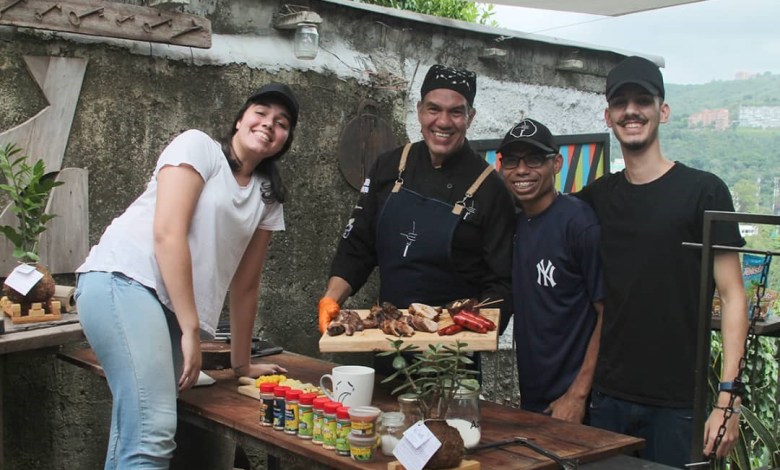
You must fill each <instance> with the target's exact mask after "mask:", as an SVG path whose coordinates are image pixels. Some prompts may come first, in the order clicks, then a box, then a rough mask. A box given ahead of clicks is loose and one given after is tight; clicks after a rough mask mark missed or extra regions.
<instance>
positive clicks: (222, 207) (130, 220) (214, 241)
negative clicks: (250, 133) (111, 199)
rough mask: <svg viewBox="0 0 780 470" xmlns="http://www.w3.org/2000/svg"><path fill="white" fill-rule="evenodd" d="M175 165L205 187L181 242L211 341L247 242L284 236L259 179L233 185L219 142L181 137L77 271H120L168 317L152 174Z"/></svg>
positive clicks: (195, 135) (276, 207)
mask: <svg viewBox="0 0 780 470" xmlns="http://www.w3.org/2000/svg"><path fill="white" fill-rule="evenodd" d="M181 164H188V165H190V166H192V167H193V168H194V169H195V170H196V171H197V172H198V173H199V174H200V175H201V177H203V180H204V181H205V182H206V184H205V185H204V187H203V191H202V192H201V194H200V198H199V199H198V203H197V206H196V207H195V213H194V215H193V218H192V224H191V227H190V232H189V235H188V236H187V238H188V242H189V245H190V252H191V255H192V267H193V269H192V277H193V284H194V285H193V288H194V291H195V306H196V307H197V309H198V316H199V319H200V328H201V329H202V330H203V331H204V332H205V333H207V334H208V335H211V336H213V335H214V332H215V328H216V325H217V322H218V320H219V315H220V312H221V311H222V305H223V303H224V300H225V295H226V294H227V290H228V286H229V285H230V281H231V280H232V279H233V275H234V274H235V272H236V269H237V268H238V264H239V262H240V261H241V258H242V256H243V255H244V250H246V247H247V245H248V244H249V241H250V239H251V238H252V235H253V234H254V232H255V230H257V229H265V230H271V231H278V230H284V213H283V210H282V205H281V204H279V203H278V202H269V203H266V202H264V201H263V197H262V193H263V189H264V188H265V189H267V187H268V184H269V183H268V181H267V180H266V179H265V178H262V177H258V176H257V175H254V174H253V175H252V179H251V180H250V182H249V184H248V185H247V186H243V187H242V186H239V184H238V182H237V181H236V179H235V177H234V176H233V173H232V171H231V170H230V166H229V165H228V162H227V160H226V158H225V155H224V154H223V153H222V149H221V147H220V145H219V143H218V142H216V141H215V140H213V139H212V138H211V137H209V136H208V135H206V134H204V133H203V132H201V131H198V130H189V131H186V132H184V133H182V134H181V135H179V136H178V137H176V138H175V139H174V140H173V142H171V143H170V144H169V145H168V146H167V147H166V148H165V150H163V152H162V154H161V155H160V158H159V160H158V161H157V166H156V168H155V170H154V173H153V174H152V178H151V180H150V181H149V184H148V185H147V187H146V190H145V191H144V193H143V194H141V196H139V197H138V199H136V200H135V201H134V202H133V203H132V204H131V205H130V207H128V208H127V210H125V212H124V213H123V214H122V215H120V216H119V217H117V218H116V219H114V220H113V221H112V222H111V225H109V226H108V228H107V229H106V231H105V232H104V233H103V236H102V237H101V238H100V242H99V243H98V244H97V245H95V246H94V247H92V249H91V250H90V253H89V256H87V259H86V261H85V262H84V264H82V265H81V266H80V267H79V268H78V269H77V270H76V272H88V271H105V272H120V273H122V274H124V275H125V276H127V277H130V278H132V279H134V280H136V281H138V282H139V283H141V284H143V285H144V286H147V287H150V288H152V289H154V290H155V292H157V296H158V298H159V299H160V302H162V304H163V305H165V306H166V307H168V308H169V309H171V310H173V305H172V304H171V299H170V297H169V296H168V292H167V290H166V289H165V284H164V283H163V279H162V276H161V275H160V270H159V267H158V265H157V260H156V258H155V255H154V241H153V233H152V224H153V221H154V211H155V201H156V199H157V174H158V173H159V171H160V169H162V168H163V167H164V166H167V165H171V166H178V165H181Z"/></svg>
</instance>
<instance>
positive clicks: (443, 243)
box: [376, 144, 493, 308]
mask: <svg viewBox="0 0 780 470" xmlns="http://www.w3.org/2000/svg"><path fill="white" fill-rule="evenodd" d="M411 145H412V144H406V146H405V147H404V149H403V153H402V154H401V162H400V164H399V165H398V180H397V181H396V183H395V186H394V187H393V190H392V191H391V193H390V195H389V196H388V198H387V200H386V201H385V204H384V207H383V208H382V212H381V214H380V216H379V222H378V223H377V236H376V249H377V258H378V261H379V274H380V288H379V297H380V300H381V301H382V302H390V303H392V304H393V305H395V306H396V307H398V308H407V307H409V304H411V303H412V302H421V303H425V304H428V305H444V304H446V303H447V302H450V301H452V300H455V299H460V298H465V297H475V298H476V297H478V296H479V293H480V289H479V286H476V285H468V284H467V283H466V282H465V281H464V280H463V279H462V278H461V276H459V275H458V273H457V272H456V271H455V268H454V265H453V263H452V256H451V254H452V239H453V236H454V234H455V228H456V227H457V226H458V223H459V222H460V219H461V214H462V213H463V209H464V208H465V205H466V202H467V201H468V200H469V199H471V198H472V197H473V196H474V193H475V192H476V190H477V188H479V186H480V185H481V184H482V182H483V181H484V180H485V178H486V177H487V176H488V175H489V174H490V173H491V172H492V171H493V167H492V166H488V167H487V168H485V171H483V172H482V174H481V175H480V176H479V177H478V178H477V179H476V181H474V183H473V184H472V185H471V187H470V188H469V189H468V190H467V191H466V194H465V195H464V197H463V199H462V200H461V201H459V202H457V203H456V204H455V205H454V206H450V205H449V204H447V203H444V202H442V201H439V200H437V199H431V198H427V197H425V196H422V195H421V194H418V193H416V192H414V191H412V190H409V189H406V188H404V187H403V178H402V176H403V172H404V170H405V168H406V159H407V157H408V155H409V149H410V148H411Z"/></svg>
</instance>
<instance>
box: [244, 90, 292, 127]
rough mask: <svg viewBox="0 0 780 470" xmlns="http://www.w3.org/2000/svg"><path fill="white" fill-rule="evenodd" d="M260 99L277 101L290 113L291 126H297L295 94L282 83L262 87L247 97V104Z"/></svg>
mask: <svg viewBox="0 0 780 470" xmlns="http://www.w3.org/2000/svg"><path fill="white" fill-rule="evenodd" d="M260 98H273V99H276V100H279V101H280V102H281V103H282V104H283V105H284V106H285V107H286V108H287V111H288V112H289V113H290V119H291V120H292V126H293V127H295V125H296V124H298V100H297V99H296V98H295V93H293V91H292V90H291V89H290V87H288V86H287V85H285V84H283V83H269V84H267V85H263V86H262V87H261V88H260V89H258V90H257V91H255V92H254V93H252V94H251V95H249V98H247V99H246V100H247V102H250V101H258V100H259V99H260Z"/></svg>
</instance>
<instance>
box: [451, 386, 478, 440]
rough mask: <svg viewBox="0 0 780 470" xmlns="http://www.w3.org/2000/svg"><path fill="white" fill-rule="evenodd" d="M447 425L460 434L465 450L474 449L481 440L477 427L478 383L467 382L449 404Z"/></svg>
mask: <svg viewBox="0 0 780 470" xmlns="http://www.w3.org/2000/svg"><path fill="white" fill-rule="evenodd" d="M445 418H446V419H447V424H449V425H450V426H452V427H454V428H455V429H457V430H458V431H459V432H460V436H461V437H462V438H463V446H464V447H465V448H467V449H470V448H472V447H475V446H476V445H477V444H479V440H480V439H481V438H482V432H481V430H480V426H479V382H477V381H476V380H467V381H464V382H463V383H462V385H461V386H460V388H458V390H457V391H456V392H455V395H454V397H453V399H452V401H451V402H450V406H449V409H448V410H447V415H446V416H445Z"/></svg>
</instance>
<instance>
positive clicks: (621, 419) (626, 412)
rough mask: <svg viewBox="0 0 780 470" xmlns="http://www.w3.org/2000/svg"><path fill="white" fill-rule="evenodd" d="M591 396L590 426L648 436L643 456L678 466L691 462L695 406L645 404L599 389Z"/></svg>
mask: <svg viewBox="0 0 780 470" xmlns="http://www.w3.org/2000/svg"><path fill="white" fill-rule="evenodd" d="M590 398H591V400H590V425H591V426H595V427H597V428H601V429H606V430H607V431H613V432H617V433H620V434H628V435H629V436H635V437H641V438H642V439H645V441H646V444H645V448H644V449H643V450H641V451H639V452H638V456H639V457H640V458H643V459H647V460H652V461H653V462H658V463H661V464H664V465H669V466H672V467H677V468H685V464H687V463H690V459H691V438H692V437H693V434H692V433H693V409H692V408H666V407H661V406H652V405H643V404H641V403H636V402H631V401H626V400H621V399H619V398H615V397H612V396H609V395H605V394H603V393H601V392H597V391H595V390H594V391H593V392H592V393H591V397H590ZM702 432H703V431H702ZM702 459H703V457H702Z"/></svg>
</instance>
